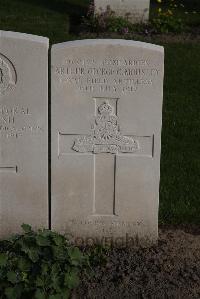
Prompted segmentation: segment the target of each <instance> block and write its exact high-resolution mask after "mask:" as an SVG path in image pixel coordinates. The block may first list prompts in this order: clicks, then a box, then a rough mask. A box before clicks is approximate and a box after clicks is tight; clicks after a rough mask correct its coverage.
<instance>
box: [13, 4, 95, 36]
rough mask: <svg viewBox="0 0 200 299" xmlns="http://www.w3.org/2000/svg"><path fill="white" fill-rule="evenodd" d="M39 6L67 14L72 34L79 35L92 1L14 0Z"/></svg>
mask: <svg viewBox="0 0 200 299" xmlns="http://www.w3.org/2000/svg"><path fill="white" fill-rule="evenodd" d="M12 1H13V2H18V3H19V2H21V3H24V4H26V5H27V4H30V5H33V6H38V7H41V8H45V9H48V10H52V11H54V12H56V13H60V14H67V15H68V16H69V20H70V22H69V23H70V32H73V33H77V31H78V26H77V24H80V21H81V17H82V16H83V15H85V14H86V12H87V8H88V5H89V3H90V0H12Z"/></svg>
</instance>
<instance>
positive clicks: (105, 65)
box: [52, 40, 164, 246]
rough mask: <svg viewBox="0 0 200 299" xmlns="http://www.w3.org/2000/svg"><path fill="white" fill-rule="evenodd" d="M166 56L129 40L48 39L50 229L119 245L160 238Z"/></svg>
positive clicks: (75, 236) (157, 47)
mask: <svg viewBox="0 0 200 299" xmlns="http://www.w3.org/2000/svg"><path fill="white" fill-rule="evenodd" d="M163 58H164V51H163V48H162V47H160V46H156V45H151V44H146V43H141V42H134V41H124V40H85V41H75V42H67V43H62V44H57V45H54V46H53V48H52V228H53V229H55V230H57V231H60V232H62V233H63V232H65V233H66V232H67V233H68V234H69V236H71V237H72V238H73V239H74V240H75V241H77V240H79V241H80V240H82V241H84V242H87V241H88V240H89V239H90V240H91V241H94V242H95V243H97V242H105V241H106V240H108V238H111V239H110V240H112V241H113V243H114V244H115V245H117V246H118V245H119V244H118V243H120V242H123V244H124V242H128V243H130V242H132V241H133V242H134V241H135V240H138V239H139V240H140V242H141V243H142V242H143V243H147V242H149V241H150V242H154V241H156V240H157V233H158V203H159V178H160V171H159V169H160V148H161V119H162V98H163V72H164V70H163V69H164V66H163V65H164V62H163V60H164V59H163ZM129 241H130V242H129Z"/></svg>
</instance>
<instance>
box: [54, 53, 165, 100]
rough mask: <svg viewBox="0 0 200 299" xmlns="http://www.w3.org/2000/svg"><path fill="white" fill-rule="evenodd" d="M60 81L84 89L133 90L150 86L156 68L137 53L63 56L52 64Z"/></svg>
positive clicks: (88, 91) (157, 71)
mask: <svg viewBox="0 0 200 299" xmlns="http://www.w3.org/2000/svg"><path fill="white" fill-rule="evenodd" d="M53 68H54V73H55V75H56V77H57V78H58V80H59V82H60V84H64V85H68V86H72V87H73V86H74V87H76V88H77V89H78V90H80V91H81V92H86V93H93V92H94V93H96V92H98V93H104V92H106V93H112V94H113V93H118V94H122V95H123V94H129V93H135V92H136V91H137V90H138V89H140V88H143V87H147V88H149V87H152V85H153V83H154V82H155V80H156V78H157V77H158V75H159V72H160V70H159V69H158V68H157V66H155V64H154V63H152V62H151V61H150V60H149V59H141V58H137V57H132V58H131V57H130V58H127V59H125V58H121V57H116V58H106V59H103V60H98V59H94V58H91V59H79V58H77V59H76V58H75V59H66V61H65V62H64V63H63V64H62V65H55V66H54V67H53Z"/></svg>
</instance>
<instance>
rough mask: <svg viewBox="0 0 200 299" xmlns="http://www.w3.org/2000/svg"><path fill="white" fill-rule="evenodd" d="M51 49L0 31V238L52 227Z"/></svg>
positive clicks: (35, 40) (35, 39)
mask: <svg viewBox="0 0 200 299" xmlns="http://www.w3.org/2000/svg"><path fill="white" fill-rule="evenodd" d="M48 47H49V41H48V39H47V38H44V37H39V36H33V35H28V34H22V33H15V32H7V31H0V237H6V236H8V235H10V234H13V233H17V232H20V230H21V228H20V226H21V224H22V223H29V224H31V225H32V226H33V227H34V228H36V227H47V226H48V131H47V129H48V128H47V124H48V113H47V111H48V85H47V84H48Z"/></svg>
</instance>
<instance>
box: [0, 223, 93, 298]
mask: <svg viewBox="0 0 200 299" xmlns="http://www.w3.org/2000/svg"><path fill="white" fill-rule="evenodd" d="M22 228H23V231H24V233H23V234H22V235H16V236H14V237H12V238H11V239H8V240H3V241H0V298H1V299H4V298H8V299H18V298H20V299H21V298H24V299H25V298H26V299H27V298H29V299H32V298H33V299H67V298H69V297H70V294H71V292H72V290H73V289H75V288H76V287H77V286H78V285H79V276H80V273H81V272H82V271H83V270H86V269H87V268H88V266H89V256H88V255H87V254H83V253H82V252H81V251H80V250H79V248H77V247H74V246H71V245H70V244H69V243H68V241H67V240H66V238H65V237H64V236H62V235H59V234H57V233H55V232H52V231H50V230H46V229H44V230H38V231H37V232H34V231H33V230H32V228H31V227H30V226H29V225H27V224H23V225H22Z"/></svg>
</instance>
